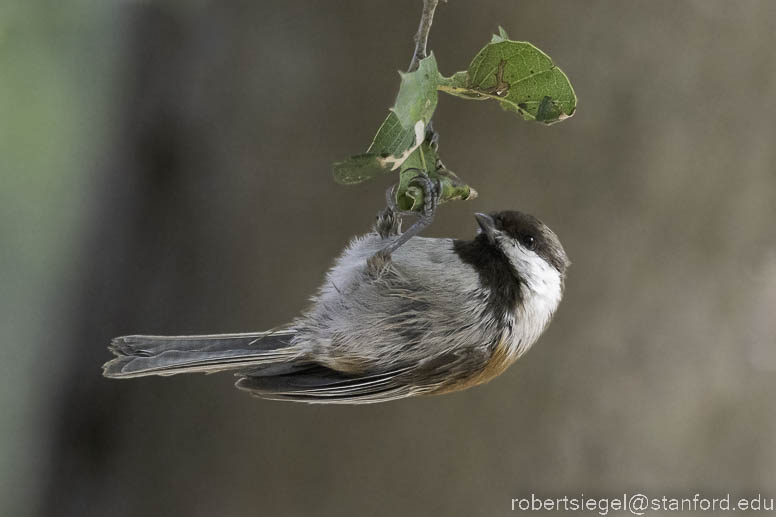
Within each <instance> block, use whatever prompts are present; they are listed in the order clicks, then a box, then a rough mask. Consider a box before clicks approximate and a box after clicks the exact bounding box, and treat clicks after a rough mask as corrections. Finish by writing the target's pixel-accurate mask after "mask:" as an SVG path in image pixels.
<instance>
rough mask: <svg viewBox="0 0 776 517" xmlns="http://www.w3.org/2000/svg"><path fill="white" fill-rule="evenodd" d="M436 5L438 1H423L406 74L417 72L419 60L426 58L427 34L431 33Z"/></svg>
mask: <svg viewBox="0 0 776 517" xmlns="http://www.w3.org/2000/svg"><path fill="white" fill-rule="evenodd" d="M445 1H447V0H445ZM438 3H439V0H423V13H422V14H421V16H420V25H419V26H418V32H417V34H415V52H414V53H413V54H412V61H410V67H409V69H407V71H408V72H414V71H415V70H417V69H418V65H419V63H420V60H421V59H423V58H425V57H426V56H427V53H426V46H427V45H428V33H429V32H430V31H431V22H432V21H433V19H434V11H435V10H436V7H437V4H438Z"/></svg>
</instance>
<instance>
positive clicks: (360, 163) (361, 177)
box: [332, 153, 384, 185]
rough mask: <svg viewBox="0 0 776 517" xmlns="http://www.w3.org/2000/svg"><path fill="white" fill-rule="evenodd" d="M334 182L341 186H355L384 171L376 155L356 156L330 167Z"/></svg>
mask: <svg viewBox="0 0 776 517" xmlns="http://www.w3.org/2000/svg"><path fill="white" fill-rule="evenodd" d="M332 171H333V172H334V181H336V182H337V183H339V184H341V185H355V184H356V183H361V182H362V181H365V180H368V179H372V178H374V177H375V176H377V175H378V174H380V173H381V172H383V171H384V169H383V165H382V163H381V162H380V157H379V156H377V155H376V154H372V153H366V154H358V155H356V156H351V157H350V158H346V159H344V160H342V161H341V162H334V165H333V166H332Z"/></svg>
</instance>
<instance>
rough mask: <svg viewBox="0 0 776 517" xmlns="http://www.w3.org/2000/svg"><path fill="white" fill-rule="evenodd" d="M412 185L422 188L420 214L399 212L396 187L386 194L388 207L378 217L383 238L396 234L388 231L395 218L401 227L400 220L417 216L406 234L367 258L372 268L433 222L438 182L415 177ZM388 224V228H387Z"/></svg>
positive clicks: (378, 224)
mask: <svg viewBox="0 0 776 517" xmlns="http://www.w3.org/2000/svg"><path fill="white" fill-rule="evenodd" d="M412 183H419V184H420V187H422V188H423V208H422V209H421V211H420V213H418V212H412V211H405V210H399V208H398V207H397V206H396V196H395V191H396V186H393V187H391V188H390V189H388V191H387V192H386V200H387V203H388V206H387V207H386V209H385V210H383V211H382V212H381V213H380V214H379V215H378V222H377V231H378V233H380V235H381V236H382V237H384V238H385V236H390V235H396V234H398V232H393V233H391V232H390V231H389V230H392V229H393V228H394V226H395V224H396V221H397V216H398V218H399V219H398V221H399V223H398V224H399V225H401V219H400V218H401V217H402V216H405V215H414V216H417V217H418V219H417V220H416V221H415V223H414V224H413V225H412V226H410V227H409V228H408V229H407V231H406V232H404V233H402V234H401V235H399V237H398V238H397V239H395V240H394V241H393V242H391V243H390V244H388V245H387V246H385V247H384V248H383V249H381V250H380V251H378V252H377V253H375V254H374V255H372V257H370V258H369V260H368V261H367V262H368V264H369V265H370V266H372V267H378V268H379V267H380V266H381V265H382V264H384V263H386V262H388V261H389V260H390V259H391V254H392V253H393V252H394V251H396V250H397V249H399V248H400V247H401V246H403V245H404V244H405V243H406V242H407V241H408V240H410V239H411V238H413V237H414V236H416V235H418V234H419V233H420V232H422V231H423V230H425V229H426V228H427V227H428V226H429V225H430V224H431V222H432V221H433V220H434V214H435V212H436V208H437V206H438V204H439V196H440V195H441V190H442V188H441V184H439V183H438V182H436V183H435V182H434V181H433V180H432V179H431V178H429V177H428V175H426V174H421V175H418V176H416V177H415V178H413V179H412V181H411V182H410V184H412ZM389 224H390V226H388V225H389ZM383 233H385V235H383Z"/></svg>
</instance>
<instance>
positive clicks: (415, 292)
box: [103, 210, 570, 404]
mask: <svg viewBox="0 0 776 517" xmlns="http://www.w3.org/2000/svg"><path fill="white" fill-rule="evenodd" d="M475 219H476V221H477V223H478V228H477V230H476V233H475V234H474V236H473V237H472V238H471V239H468V240H461V239H452V238H429V237H419V236H415V237H413V238H412V239H409V240H406V242H402V245H401V246H400V247H398V248H397V247H395V246H393V245H394V244H395V243H397V241H398V240H399V239H401V236H400V235H399V234H397V229H396V227H397V224H396V218H395V217H393V215H392V214H391V213H390V212H389V213H388V214H387V215H385V214H384V213H383V214H382V215H381V216H379V217H378V222H377V224H376V225H375V226H374V228H373V229H372V231H370V232H368V233H367V234H365V235H362V236H359V237H356V238H354V239H353V240H352V241H351V242H350V243H349V245H348V246H346V248H345V249H344V251H343V252H342V253H341V255H340V256H339V257H338V258H337V259H336V261H335V263H334V265H333V266H332V267H331V269H330V270H329V271H328V272H327V274H326V276H325V280H324V282H323V285H322V286H321V287H320V288H319V290H318V291H317V293H316V294H315V295H314V296H313V297H312V298H311V303H310V305H309V307H308V308H307V309H306V310H305V311H303V312H302V313H301V315H300V316H299V317H297V318H296V319H294V320H293V321H292V322H291V323H290V324H288V325H286V326H284V327H281V328H278V329H275V330H269V331H263V332H251V333H241V334H218V335H199V336H146V335H131V336H122V337H117V338H115V339H113V340H112V342H111V344H110V347H109V348H110V350H111V351H112V352H113V354H114V355H115V357H114V358H113V359H112V360H110V361H108V362H107V363H105V365H104V366H103V375H104V376H105V377H108V378H113V379H125V378H135V377H143V376H149V375H161V376H167V375H176V374H181V373H192V372H203V373H215V372H226V371H229V372H233V373H234V374H235V375H236V376H237V377H238V380H237V382H236V387H237V388H239V389H241V390H245V391H247V392H249V393H251V394H252V395H255V396H257V397H260V398H264V399H270V400H286V401H295V402H307V403H324V404H369V403H378V402H387V401H391V400H397V399H402V398H406V397H411V396H418V395H437V394H444V393H450V392H454V391H459V390H463V389H466V388H470V387H473V386H477V385H480V384H483V383H485V382H488V381H490V380H491V379H493V378H495V377H496V376H498V375H500V374H501V373H502V372H504V371H505V370H506V369H507V368H508V367H509V366H510V365H511V364H513V363H514V362H515V361H517V360H518V359H519V358H520V357H522V356H523V355H524V354H525V353H526V352H527V351H528V350H529V349H530V348H531V346H532V345H533V344H534V343H535V342H536V341H537V339H538V338H539V336H540V335H541V334H542V333H543V331H544V330H545V329H546V327H547V326H548V324H549V323H550V320H551V319H552V317H553V315H554V314H555V312H556V310H557V308H558V305H559V303H560V301H561V298H562V296H563V292H564V284H565V279H566V272H567V269H568V267H569V265H570V261H569V259H568V257H567V255H566V252H565V250H564V248H563V246H562V245H561V243H560V240H559V239H558V237H557V235H556V234H555V233H554V232H553V231H552V230H551V229H550V228H549V227H548V226H547V225H545V224H544V223H542V222H541V221H540V220H539V219H537V218H535V217H533V216H531V215H528V214H525V213H522V212H519V211H514V210H507V211H500V212H493V213H490V214H485V213H476V214H475ZM399 225H400V222H399ZM386 248H390V249H391V253H390V254H385V253H381V252H382V251H383V250H385V249H386Z"/></svg>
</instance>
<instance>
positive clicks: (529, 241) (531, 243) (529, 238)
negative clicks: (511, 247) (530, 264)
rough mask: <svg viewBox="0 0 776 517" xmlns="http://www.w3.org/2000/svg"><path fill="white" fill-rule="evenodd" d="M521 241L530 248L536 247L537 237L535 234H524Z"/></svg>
mask: <svg viewBox="0 0 776 517" xmlns="http://www.w3.org/2000/svg"><path fill="white" fill-rule="evenodd" d="M520 243H521V244H522V245H523V246H525V247H526V248H528V249H529V250H534V249H536V238H535V237H534V236H533V235H523V236H522V237H520Z"/></svg>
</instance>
